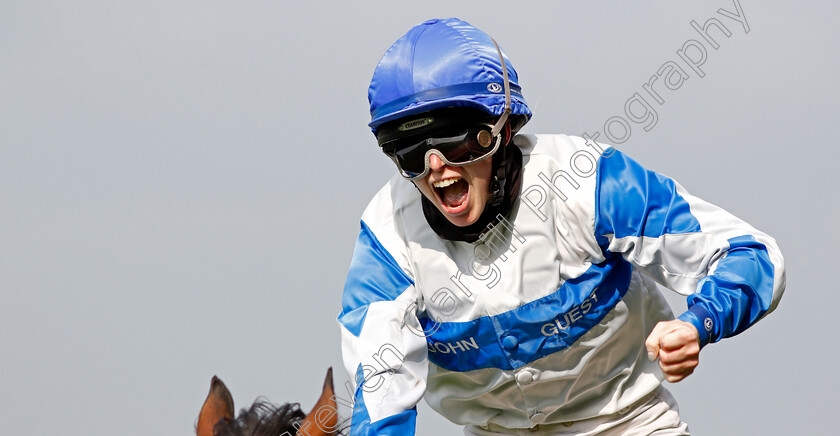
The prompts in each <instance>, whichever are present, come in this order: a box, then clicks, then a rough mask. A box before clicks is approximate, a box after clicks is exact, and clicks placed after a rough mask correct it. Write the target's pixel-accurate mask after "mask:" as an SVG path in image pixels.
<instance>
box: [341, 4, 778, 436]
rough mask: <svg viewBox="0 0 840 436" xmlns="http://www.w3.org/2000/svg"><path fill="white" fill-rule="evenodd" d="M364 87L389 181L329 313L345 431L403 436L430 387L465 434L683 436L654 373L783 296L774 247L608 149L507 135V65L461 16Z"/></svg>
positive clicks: (427, 25) (412, 39) (672, 371)
mask: <svg viewBox="0 0 840 436" xmlns="http://www.w3.org/2000/svg"><path fill="white" fill-rule="evenodd" d="M368 97H369V100H370V111H371V118H372V121H371V122H370V124H369V125H370V127H371V129H372V131H373V133H374V135H375V136H376V140H377V142H378V144H379V146H380V148H381V150H382V151H383V152H384V153H385V154H386V155H387V156H388V157H389V158H390V159H391V160H392V161H393V162H394V164H395V165H396V167H397V170H398V174H396V175H395V176H394V177H393V178H392V179H391V180H390V181H389V182H388V183H387V184H386V185H385V186H384V187H383V188H382V189H381V190H380V191H379V192H378V193H377V194H376V195H375V196H374V198H373V200H372V201H371V202H370V204H369V205H368V207H367V209H366V210H365V212H364V213H363V215H362V220H361V232H360V234H359V237H358V240H357V243H356V248H355V252H354V255H353V261H352V264H351V266H350V271H349V273H348V277H347V282H346V285H345V288H344V295H343V298H342V310H341V313H340V314H339V316H338V321H339V324H340V328H341V332H342V349H343V356H344V364H345V366H346V368H347V370H348V371H349V373H350V375H351V378H352V379H353V380H355V382H356V390H355V396H354V400H355V404H354V409H353V415H352V422H351V430H350V433H351V434H352V435H411V434H414V429H415V419H416V404H417V403H418V402H419V401H420V400H421V398H425V400H426V401H427V402H428V404H429V405H430V406H431V407H432V408H433V409H434V410H436V411H437V412H438V413H440V414H441V415H443V416H444V417H446V418H447V419H449V420H450V421H452V422H454V423H457V424H460V425H464V426H465V433H466V434H476V435H497V434H521V432H524V431H537V430H538V431H539V433H537V434H544V435H550V434H560V433H562V434H587V435H589V434H650V433H652V432H657V433H656V434H662V435H684V434H688V428H687V425H686V424H685V423H683V422H682V421H681V419H680V417H679V412H678V408H677V404H676V402H675V401H674V399H673V397H671V395H670V394H669V393H668V391H667V390H665V389H664V388H663V387H662V386H661V384H662V381H663V380H668V381H670V382H677V381H680V380H682V379H684V378H685V377H687V376H688V375H690V374H691V373H692V372H693V371H694V369H695V367H696V366H697V364H698V361H699V360H698V358H699V353H700V350H701V348H702V347H704V346H705V345H707V344H709V343H713V342H717V341H719V340H721V339H723V338H726V337H730V336H734V335H736V334H738V333H740V332H742V331H744V330H745V329H746V328H748V327H749V326H751V325H753V324H754V323H755V322H757V321H758V320H759V319H760V318H762V317H764V316H765V315H767V314H768V313H769V312H771V311H772V310H773V309H774V308H775V307H776V305H777V304H778V302H779V299H780V298H781V295H782V292H783V290H784V283H785V275H784V266H783V259H782V256H781V254H780V252H779V249H778V247H777V246H776V243H775V241H774V240H773V239H772V238H771V237H769V236H767V235H765V234H764V233H762V232H760V231H758V230H756V229H754V228H753V227H751V226H750V225H748V224H746V223H745V222H743V221H741V220H739V219H738V218H736V217H734V216H732V215H731V214H729V213H727V212H726V211H724V210H722V209H720V208H718V207H716V206H714V205H712V204H709V203H707V202H705V201H703V200H701V199H699V198H697V197H694V196H692V195H690V194H689V193H688V192H686V191H685V190H684V189H683V188H682V187H681V186H680V185H679V184H677V183H676V182H675V181H674V180H672V179H670V178H668V177H665V176H663V175H660V174H657V173H654V172H651V171H648V170H646V169H645V168H644V167H642V166H641V165H640V164H638V163H637V162H635V161H634V160H632V159H630V158H629V157H627V156H626V155H624V154H623V153H621V152H619V151H617V150H615V149H613V148H608V147H603V146H601V145H600V144H597V143H594V142H592V141H590V140H584V139H581V138H577V137H570V136H565V135H523V134H517V132H518V131H519V129H520V128H522V126H523V125H525V123H527V122H528V120H529V119H530V117H531V110H530V109H529V107H528V105H527V103H526V101H525V99H524V97H523V95H522V91H521V88H520V86H519V78H518V75H517V73H516V70H515V69H514V68H513V65H512V64H511V62H510V59H509V58H508V57H507V55H506V54H505V53H504V52H503V51H502V50H501V48H500V47H499V46H498V44H496V42H495V41H494V40H493V39H492V38H490V37H489V36H488V35H487V34H485V33H483V32H482V31H480V30H478V29H476V28H475V27H473V26H471V25H469V24H468V23H466V22H463V21H460V20H457V19H443V20H430V21H427V22H424V23H422V24H419V25H417V26H415V27H414V28H412V29H411V30H409V32H408V33H407V34H405V35H404V36H403V37H402V38H400V39H399V40H397V41H396V42H395V43H394V44H393V45H392V46H391V48H390V49H388V51H387V52H386V53H385V55H384V56H383V57H382V60H381V61H380V62H379V65H378V66H377V67H376V70H375V71H374V74H373V78H372V80H371V84H370V88H369V93H368ZM657 283H658V284H659V285H662V286H665V287H667V288H669V289H671V290H673V291H676V292H678V293H680V294H683V295H685V296H686V297H687V306H688V310H687V311H685V312H684V313H682V314H680V315H679V316H678V317H676V318H675V317H674V315H673V314H672V312H671V310H670V308H669V306H668V304H667V303H666V301H665V300H664V298H663V296H662V295H661V294H660V292H659V290H658V289H657Z"/></svg>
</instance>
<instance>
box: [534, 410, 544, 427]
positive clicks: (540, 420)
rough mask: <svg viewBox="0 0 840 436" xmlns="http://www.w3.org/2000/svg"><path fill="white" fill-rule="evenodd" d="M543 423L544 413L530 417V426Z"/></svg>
mask: <svg viewBox="0 0 840 436" xmlns="http://www.w3.org/2000/svg"><path fill="white" fill-rule="evenodd" d="M543 421H545V413H542V412H537V413H535V414H533V415H531V425H539V424H542V423H543Z"/></svg>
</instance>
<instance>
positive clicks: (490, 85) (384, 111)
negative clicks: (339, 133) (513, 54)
mask: <svg viewBox="0 0 840 436" xmlns="http://www.w3.org/2000/svg"><path fill="white" fill-rule="evenodd" d="M502 56H503V57H504V64H505V65H506V67H507V73H508V74H507V75H508V80H509V83H510V98H511V103H510V104H511V110H510V114H511V115H519V116H521V118H524V120H523V122H522V123H521V124H520V127H521V125H522V124H524V123H525V122H527V120H528V119H529V118H530V117H531V110H530V109H529V108H528V104H527V103H526V102H525V98H524V97H522V93H521V88H520V86H519V83H518V79H519V78H518V76H517V74H516V70H515V69H514V68H513V65H511V63H510V60H509V59H508V58H507V55H505V54H504V53H503V52H502ZM504 88H505V87H504V74H503V72H502V60H501V59H499V51H497V49H496V45H495V43H494V42H493V40H492V38H490V36H488V35H487V34H486V33H484V32H482V31H481V30H478V29H476V28H475V27H473V26H471V25H470V24H469V23H467V22H465V21H461V20H459V19H457V18H446V19H435V20H429V21H426V22H424V23H422V24H419V25H417V26H415V27H413V28H412V29H411V30H409V31H408V33H406V34H405V35H404V36H403V37H402V38H400V39H398V40H397V42H395V43H394V44H393V45H392V46H391V48H389V49H388V51H386V52H385V55H384V56H382V60H380V61H379V65H377V66H376V70H375V71H374V72H373V78H372V79H371V81H370V88H368V100H369V101H370V115H371V122H370V124H368V125H369V126H370V128H371V130H372V131H373V132H374V133H376V130H377V128H378V127H379V126H380V125H381V124H383V123H387V122H389V121H393V120H397V119H400V118H404V117H407V116H411V115H416V114H419V113H423V112H428V111H431V110H435V109H440V108H447V107H464V108H475V109H479V110H481V111H483V112H485V113H487V114H489V115H494V116H500V115H502V113H503V112H504V110H505V89H504Z"/></svg>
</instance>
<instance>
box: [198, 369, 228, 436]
mask: <svg viewBox="0 0 840 436" xmlns="http://www.w3.org/2000/svg"><path fill="white" fill-rule="evenodd" d="M222 420H228V421H230V420H233V397H231V395H230V391H228V388H227V386H225V384H224V383H222V381H221V380H219V378H218V377H216V376H215V375H214V376H213V379H212V380H211V381H210V393H209V394H207V399H206V400H204V405H203V406H201V412H200V413H199V414H198V425H196V427H195V433H196V435H197V436H214V433H213V427H215V426H216V424H217V423H218V422H219V421H222Z"/></svg>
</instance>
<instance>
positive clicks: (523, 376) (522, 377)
mask: <svg viewBox="0 0 840 436" xmlns="http://www.w3.org/2000/svg"><path fill="white" fill-rule="evenodd" d="M516 381H517V382H519V384H523V385H527V384H529V383H531V382H532V381H534V374H531V371H528V370H523V371H521V372H519V373H518V374H516Z"/></svg>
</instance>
